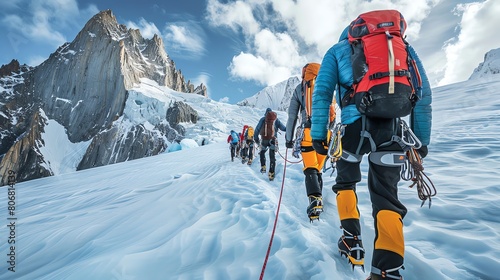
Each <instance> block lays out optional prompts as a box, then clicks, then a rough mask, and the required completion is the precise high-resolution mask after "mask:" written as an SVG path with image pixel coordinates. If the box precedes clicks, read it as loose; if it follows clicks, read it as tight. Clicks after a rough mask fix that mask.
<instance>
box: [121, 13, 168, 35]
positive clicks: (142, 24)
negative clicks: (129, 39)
mask: <svg viewBox="0 0 500 280" xmlns="http://www.w3.org/2000/svg"><path fill="white" fill-rule="evenodd" d="M126 25H127V26H128V27H129V28H132V29H139V30H140V31H141V35H142V37H144V38H149V39H151V38H153V36H154V35H155V34H157V35H159V36H161V32H160V30H159V29H158V28H157V27H156V25H155V24H154V23H152V22H148V21H146V20H145V19H144V18H141V19H139V22H138V23H135V22H133V21H128V22H127V24H126Z"/></svg>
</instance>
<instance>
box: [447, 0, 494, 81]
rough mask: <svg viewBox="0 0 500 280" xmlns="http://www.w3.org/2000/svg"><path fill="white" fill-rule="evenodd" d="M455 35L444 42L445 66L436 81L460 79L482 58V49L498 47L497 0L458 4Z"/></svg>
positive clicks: (467, 76)
mask: <svg viewBox="0 0 500 280" xmlns="http://www.w3.org/2000/svg"><path fill="white" fill-rule="evenodd" d="M457 12H459V13H460V14H462V20H461V22H460V34H459V35H458V38H455V40H454V41H453V42H451V43H449V44H447V45H446V46H445V52H446V59H447V63H446V68H445V73H444V77H443V79H442V80H441V81H439V85H446V84H450V83H455V82H459V81H464V80H466V79H468V78H469V77H470V75H471V74H472V71H473V70H474V69H475V68H476V67H477V66H478V65H479V63H480V62H482V61H483V59H484V55H485V53H486V52H488V51H490V50H491V49H496V48H499V47H500V37H499V36H496V34H497V33H498V26H500V17H499V16H498V15H499V14H500V3H499V2H498V1H496V0H487V1H484V2H475V3H470V4H461V5H459V6H458V8H457Z"/></svg>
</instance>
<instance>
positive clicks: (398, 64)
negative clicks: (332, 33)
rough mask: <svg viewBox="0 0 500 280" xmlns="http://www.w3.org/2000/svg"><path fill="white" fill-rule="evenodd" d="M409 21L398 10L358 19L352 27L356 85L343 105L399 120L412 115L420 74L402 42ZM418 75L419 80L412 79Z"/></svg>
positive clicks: (350, 41) (366, 113)
mask: <svg viewBox="0 0 500 280" xmlns="http://www.w3.org/2000/svg"><path fill="white" fill-rule="evenodd" d="M405 30H406V21H405V19H404V18H403V15H401V13H400V12H398V11H396V10H379V11H372V12H368V13H364V14H361V15H359V16H358V18H357V19H355V20H354V21H353V22H351V25H350V26H349V33H348V39H349V43H350V44H351V48H352V53H351V62H352V72H353V86H352V91H351V93H350V94H347V95H346V97H344V99H343V100H342V106H345V105H348V104H352V103H355V104H356V108H357V109H358V111H359V112H360V113H361V114H364V115H366V116H368V117H376V118H398V117H404V116H407V115H409V114H410V113H411V111H412V109H413V107H414V105H415V102H416V100H417V97H416V94H415V90H416V88H415V86H414V85H413V84H412V79H414V78H416V79H417V80H418V81H420V77H419V75H418V72H416V71H413V69H411V70H412V71H410V67H414V68H415V69H416V66H415V62H414V61H413V60H412V59H411V57H410V56H409V54H408V50H407V43H406V41H405V40H404V39H403V35H404V31H405ZM412 75H414V76H415V75H417V76H418V77H412Z"/></svg>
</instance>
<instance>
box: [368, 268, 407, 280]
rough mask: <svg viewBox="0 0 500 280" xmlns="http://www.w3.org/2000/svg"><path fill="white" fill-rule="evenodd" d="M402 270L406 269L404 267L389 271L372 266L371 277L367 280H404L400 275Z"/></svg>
mask: <svg viewBox="0 0 500 280" xmlns="http://www.w3.org/2000/svg"><path fill="white" fill-rule="evenodd" d="M400 269H405V268H404V266H402V265H401V266H399V267H395V268H391V269H387V270H384V271H382V270H380V269H378V268H376V267H374V266H372V272H371V273H370V276H368V278H366V280H386V279H387V280H388V279H398V280H403V276H401V275H400V274H399V270H400Z"/></svg>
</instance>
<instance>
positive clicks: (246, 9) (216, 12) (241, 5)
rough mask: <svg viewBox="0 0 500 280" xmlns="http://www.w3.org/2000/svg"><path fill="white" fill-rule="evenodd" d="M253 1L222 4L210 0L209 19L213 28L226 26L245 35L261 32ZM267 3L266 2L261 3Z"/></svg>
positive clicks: (215, 0) (208, 6) (208, 5)
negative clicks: (254, 12)
mask: <svg viewBox="0 0 500 280" xmlns="http://www.w3.org/2000/svg"><path fill="white" fill-rule="evenodd" d="M250 2H251V1H236V2H230V3H227V4H222V3H220V2H219V1H218V0H208V3H207V12H208V15H207V19H208V21H209V23H210V24H211V25H213V26H216V27H219V26H224V27H228V28H230V29H232V30H233V31H235V32H237V31H239V29H241V30H242V32H243V33H244V34H248V35H251V34H255V33H257V32H258V31H259V29H260V27H259V23H258V21H257V20H256V19H255V17H254V14H253V12H252V10H254V8H255V9H257V8H258V6H257V7H256V6H253V5H252V3H250ZM260 2H265V1H260Z"/></svg>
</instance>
